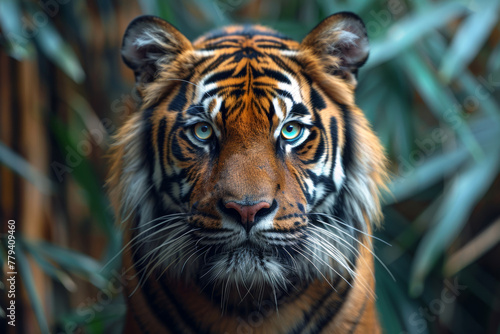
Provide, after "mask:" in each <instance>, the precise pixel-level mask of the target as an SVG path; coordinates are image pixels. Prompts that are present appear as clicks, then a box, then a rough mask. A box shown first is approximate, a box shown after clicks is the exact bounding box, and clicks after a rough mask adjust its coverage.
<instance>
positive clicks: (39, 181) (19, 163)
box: [0, 142, 54, 195]
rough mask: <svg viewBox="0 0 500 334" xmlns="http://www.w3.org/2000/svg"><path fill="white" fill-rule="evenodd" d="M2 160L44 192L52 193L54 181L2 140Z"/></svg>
mask: <svg viewBox="0 0 500 334" xmlns="http://www.w3.org/2000/svg"><path fill="white" fill-rule="evenodd" d="M0 162H1V163H3V164H4V165H5V166H7V167H9V168H10V169H11V170H12V171H13V172H15V173H16V174H18V175H19V176H21V177H22V178H24V179H25V180H27V181H28V182H30V183H32V184H33V185H34V186H35V187H36V188H37V189H38V190H40V192H41V193H43V194H46V195H48V194H51V193H52V192H53V189H54V186H53V184H52V181H51V180H50V179H49V178H48V177H46V176H45V175H43V174H42V173H41V172H40V171H39V170H37V169H36V168H35V167H33V166H32V165H30V163H29V162H27V161H26V160H25V159H24V158H23V157H21V156H19V155H18V154H17V153H15V152H14V151H12V150H11V149H10V148H8V147H7V146H5V145H4V144H3V143H2V142H0Z"/></svg>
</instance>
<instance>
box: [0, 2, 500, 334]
mask: <svg viewBox="0 0 500 334" xmlns="http://www.w3.org/2000/svg"><path fill="white" fill-rule="evenodd" d="M139 4H140V8H141V9H142V11H143V13H147V14H155V15H158V16H160V17H163V18H165V19H166V20H168V21H170V22H171V23H172V24H174V25H175V26H176V27H178V29H179V30H180V31H181V32H183V33H184V34H185V35H186V36H188V37H189V38H191V39H194V38H196V37H197V36H199V35H200V34H202V33H203V32H205V31H207V30H208V29H211V28H214V27H217V26H221V25H225V24H230V23H234V22H258V23H262V24H265V25H268V26H271V27H274V28H276V29H277V30H279V31H281V32H284V33H285V34H287V35H289V36H290V37H293V38H295V39H298V40H300V39H301V38H302V37H304V36H305V34H306V33H307V32H308V31H309V30H310V29H312V28H313V27H314V26H315V25H316V24H317V23H319V22H320V20H321V19H323V18H325V17H326V16H328V15H329V14H332V13H334V12H338V11H346V10H347V11H353V12H355V13H357V14H358V15H359V16H361V17H362V18H363V20H364V21H365V24H366V26H367V30H368V34H369V37H370V40H371V55H370V58H369V61H368V63H367V64H366V65H365V67H364V68H362V69H361V72H360V77H359V85H358V89H357V92H356V94H357V101H358V104H359V105H360V107H361V108H362V109H363V110H364V112H365V113H366V115H367V117H368V118H369V120H370V122H371V124H372V125H373V127H374V129H375V130H376V132H377V134H378V135H379V137H380V138H381V140H382V142H383V144H384V146H385V148H386V150H387V154H388V157H389V160H390V161H391V171H392V182H391V184H390V190H391V194H387V196H386V201H385V203H386V205H385V210H384V211H385V217H386V219H385V223H384V228H383V229H382V230H380V231H377V236H378V237H380V238H382V239H384V240H386V241H388V242H389V243H390V244H392V246H391V247H389V246H386V245H384V244H381V243H377V242H376V243H375V248H376V253H377V254H378V255H379V256H380V258H381V261H382V262H384V263H385V264H386V265H387V266H388V267H389V270H390V271H391V272H392V274H393V275H394V276H395V280H393V279H392V278H391V276H390V275H389V273H387V271H386V270H385V269H384V268H382V267H381V265H380V263H377V265H376V267H377V268H376V269H377V270H376V272H377V273H376V275H377V295H378V307H379V313H380V316H381V319H382V322H383V325H384V327H385V328H386V331H387V332H388V333H402V332H405V333H427V332H431V333H434V332H453V333H473V332H476V333H477V332H483V331H486V330H489V331H490V332H498V333H500V327H499V322H498V321H493V322H492V319H493V318H494V315H496V316H497V317H498V314H499V312H500V311H499V306H498V305H500V300H499V297H498V296H499V293H498V291H499V289H500V283H499V277H498V272H496V271H495V270H494V269H492V268H491V267H490V266H488V264H487V263H486V264H485V263H480V262H479V261H477V257H475V258H474V257H472V260H471V261H469V262H466V263H462V265H461V266H458V267H456V266H455V267H453V266H452V265H451V264H450V261H448V260H450V258H452V256H453V254H454V253H455V251H456V249H457V247H459V246H460V245H464V244H466V243H467V242H468V241H470V240H471V239H473V238H474V236H475V234H476V233H477V231H478V230H484V229H486V228H488V226H489V224H490V223H491V221H483V222H481V223H480V225H479V226H478V225H477V224H476V225H474V226H473V227H469V228H465V227H466V226H468V225H471V224H472V222H471V219H470V217H471V215H472V213H473V210H475V209H476V208H477V207H478V203H481V201H484V200H485V197H486V196H490V197H491V196H493V197H496V198H498V196H499V194H498V190H497V189H492V184H493V183H494V181H495V180H496V179H497V178H498V176H499V170H500V140H499V138H500V105H499V102H500V101H499V97H500V94H499V89H500V44H499V43H498V40H500V36H499V31H498V30H499V21H498V17H499V13H500V1H490V0H471V1H465V0H464V1H430V0H424V1H418V2H417V1H403V0H390V1H376V0H362V1H345V0H344V1H342V0H316V1H298V0H293V1H285V0H281V1H280V0H276V1H257V2H256V1H247V0H210V1H205V0H190V1H174V0H169V1H164V0H142V1H139ZM86 6H90V5H89V4H88V3H86V2H83V1H74V2H70V3H68V4H66V5H65V6H64V8H61V11H60V13H58V14H57V17H50V18H48V20H47V22H46V23H45V24H43V25H40V26H39V27H38V29H39V33H37V34H35V36H34V37H33V38H19V36H23V34H22V29H23V26H22V24H23V23H22V22H23V21H22V20H21V18H23V17H29V16H30V15H31V16H33V15H35V14H36V12H37V11H40V7H39V5H38V4H37V3H36V2H31V1H14V0H0V26H1V29H2V35H1V36H2V38H1V47H2V48H3V49H4V50H5V51H6V52H8V53H9V54H10V55H11V56H12V57H14V58H15V59H18V60H24V59H33V58H36V57H44V58H46V59H48V60H49V61H50V62H52V63H53V64H54V65H55V66H57V67H58V68H59V69H60V70H61V71H62V72H63V73H65V74H66V75H67V76H68V77H69V78H71V79H72V80H73V81H74V82H75V83H76V84H78V85H80V87H81V91H82V92H83V93H82V96H77V97H74V96H73V97H72V98H71V99H70V101H69V104H70V105H72V108H73V110H74V111H75V115H74V117H71V118H70V120H69V121H67V120H65V121H63V120H61V119H60V118H59V116H57V115H56V114H54V113H51V112H47V117H48V118H49V120H50V124H51V128H50V131H51V133H52V135H53V136H54V138H56V142H57V145H58V147H57V148H55V149H56V150H60V152H63V153H62V154H64V152H65V149H66V148H67V147H68V146H69V147H73V148H75V145H77V143H78V141H79V140H81V136H80V134H81V130H82V129H85V128H86V127H87V125H86V124H84V123H85V120H86V119H89V117H90V118H91V117H92V111H91V110H90V109H91V108H90V107H89V105H90V103H89V102H88V101H87V99H90V98H91V96H90V95H89V94H90V93H89V89H88V87H85V81H86V80H87V78H88V74H89V73H86V72H85V66H83V65H82V57H83V55H85V52H89V50H86V49H85V47H86V45H85V43H86V41H88V36H85V27H87V26H88V25H89V24H91V21H90V19H89V17H88V16H86V15H79V13H80V12H83V13H89V12H91V10H90V9H88V8H87V9H86V8H85V7H86ZM61 7H62V6H61ZM97 7H98V12H97V16H98V19H99V20H100V22H101V23H102V25H103V27H105V28H106V29H110V26H111V25H112V24H114V23H115V22H116V15H115V13H114V12H113V5H112V3H111V2H106V1H98V2H97ZM137 14H138V15H139V14H140V13H137ZM56 20H57V25H56V24H55V21H56ZM66 29H68V31H69V32H68V31H65V30H66ZM71 34H74V36H73V37H75V39H76V41H77V42H76V43H75V41H69V40H68V38H69V37H68V36H70V35H71ZM71 43H73V44H71ZM75 44H76V45H78V48H79V52H78V53H77V52H75V51H74V48H75ZM112 51H113V52H116V54H118V53H119V50H118V48H117V47H116V48H115V49H114V50H112ZM110 59H111V60H110ZM117 59H118V58H117V57H116V55H115V56H111V57H110V58H108V59H105V60H103V62H106V64H110V63H113V62H116V61H117ZM116 69H117V65H114V67H113V66H112V68H111V69H110V70H109V71H108V72H106V73H105V75H106V77H104V78H103V81H105V83H104V85H105V87H106V89H107V94H108V95H109V101H113V99H116V98H118V97H119V96H120V94H121V93H123V92H130V91H131V86H130V85H128V86H127V85H124V84H122V83H120V80H121V79H120V75H119V73H118V71H117V70H116ZM42 72H43V71H42ZM42 75H43V73H42ZM44 75H47V74H44ZM103 75H104V74H103ZM117 82H118V84H117ZM120 92H121V93H120ZM110 105H111V102H110ZM45 112H46V111H45ZM89 115H91V116H89ZM75 149H76V148H75ZM0 161H1V162H2V163H4V164H6V165H7V166H8V167H10V168H12V169H13V170H14V171H16V172H17V173H18V174H19V175H21V176H22V177H23V178H26V179H27V180H29V181H30V182H32V183H33V184H35V185H36V186H37V187H38V188H39V189H40V190H41V191H43V192H44V193H47V194H51V196H57V189H54V186H53V184H54V183H55V182H56V181H57V180H56V178H55V176H53V175H50V176H44V175H40V173H39V172H37V171H36V170H35V169H33V168H32V167H31V166H30V165H29V163H28V162H26V161H25V160H24V159H23V158H22V157H20V156H19V155H18V154H17V153H16V152H13V151H12V150H10V149H9V148H8V147H6V146H5V145H3V144H1V143H0ZM99 168H100V166H99V167H98V166H96V163H95V162H94V161H91V160H90V159H86V158H84V161H83V162H82V163H81V164H80V165H79V166H78V168H75V169H74V171H73V172H72V173H71V176H70V177H71V178H73V179H74V180H75V181H76V183H77V185H78V187H79V188H80V190H81V191H82V193H83V194H85V195H84V198H85V201H86V205H87V206H88V208H89V212H90V213H91V215H92V217H96V219H95V220H93V221H95V222H96V223H97V224H98V228H100V230H101V231H103V233H104V235H105V239H106V241H107V247H106V249H105V251H104V254H103V256H102V258H101V259H100V260H99V261H96V260H93V259H92V258H90V257H88V256H86V255H84V254H83V253H79V252H76V251H70V250H68V249H64V248H61V247H58V246H56V245H53V244H50V243H47V242H44V243H35V242H32V241H30V240H25V239H23V238H22V236H21V237H20V240H21V242H20V244H19V245H18V247H19V254H20V255H19V257H18V259H17V260H18V261H19V267H20V271H21V272H22V275H23V277H24V279H23V283H24V286H25V288H26V291H27V293H28V295H29V298H30V300H31V307H32V308H33V309H34V311H35V315H36V318H37V320H38V321H39V324H40V329H41V331H42V332H44V333H47V332H48V328H49V325H48V323H47V321H46V320H45V319H44V312H43V311H42V306H41V304H40V302H39V297H37V294H38V293H39V292H38V293H37V291H36V290H35V289H34V283H33V282H32V280H31V279H30V277H31V275H30V268H29V265H28V264H27V262H26V259H25V254H30V255H31V256H32V257H33V259H34V260H35V262H36V263H37V265H38V266H40V267H41V268H42V270H43V271H44V272H45V273H46V274H47V275H49V276H50V277H52V278H53V279H54V280H55V281H57V282H59V283H60V284H61V285H62V286H63V287H64V288H65V289H67V290H68V291H69V292H71V291H73V290H74V286H75V283H74V281H73V277H75V276H76V277H80V278H83V279H84V280H87V281H89V282H90V283H92V284H93V285H95V286H96V287H97V288H100V289H104V290H105V289H106V286H107V284H110V283H112V282H113V276H112V274H111V273H112V271H113V269H116V268H117V266H118V263H119V259H114V261H113V264H111V265H108V266H106V267H105V270H104V271H103V270H101V269H102V268H103V266H104V264H106V263H107V262H108V261H109V260H110V259H112V258H113V255H114V254H116V253H117V252H118V251H119V248H120V246H119V242H120V241H119V240H120V236H119V233H117V232H116V231H115V228H114V227H113V223H112V219H111V216H110V212H109V208H108V203H107V200H106V198H105V196H104V195H103V191H102V185H103V182H104V181H103V179H102V175H100V174H99V173H96V171H95V170H96V169H99ZM494 212H495V213H496V217H498V214H499V212H498V208H497V209H496V211H494ZM494 218H495V217H494ZM471 231H475V232H474V233H472V232H471ZM498 239H500V236H496V238H495V236H493V241H491V245H485V247H486V246H488V247H489V248H488V249H490V248H492V247H493V246H495V244H496V243H497V242H498ZM4 246H5V244H4ZM0 249H1V248H0ZM494 251H495V252H496V254H498V251H499V249H498V248H494ZM457 273H459V274H460V275H459V278H460V279H459V281H460V282H461V283H460V284H465V286H466V288H463V289H462V290H460V289H458V290H457V294H456V295H455V298H454V299H453V301H452V302H449V303H448V302H445V301H444V300H443V297H442V295H443V291H444V289H450V288H449V286H450V284H451V285H453V284H456V281H455V280H456V277H457V276H456V274H457ZM447 286H448V288H447ZM495 292H496V294H495ZM98 306H99V308H97V307H95V306H93V305H92V304H89V305H87V304H86V306H85V308H86V309H87V310H93V313H92V312H85V308H84V309H72V310H66V312H64V313H59V314H56V321H55V325H54V326H55V327H54V328H55V329H58V330H63V331H64V330H67V331H72V330H71V329H73V330H74V329H75V328H74V326H75V325H76V326H81V327H82V328H84V330H85V332H87V333H104V332H106V333H108V332H110V330H111V329H110V328H114V330H115V331H117V330H119V329H117V328H119V327H112V325H113V324H115V323H116V322H119V321H120V319H121V316H123V312H124V307H123V303H122V302H121V299H120V297H119V296H118V295H117V296H114V299H113V301H112V302H110V303H107V304H106V305H98ZM101 306H102V307H101ZM97 310H98V311H97ZM426 312H427V313H426ZM89 314H93V316H92V317H89V316H88V315H89ZM89 319H90V320H89ZM68 326H69V327H68ZM72 326H73V327H72ZM68 328H70V329H68Z"/></svg>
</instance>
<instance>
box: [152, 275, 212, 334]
mask: <svg viewBox="0 0 500 334" xmlns="http://www.w3.org/2000/svg"><path fill="white" fill-rule="evenodd" d="M159 282H160V285H161V287H162V288H163V292H164V293H165V294H166V295H167V297H168V298H169V299H170V302H171V303H172V304H173V306H174V307H175V309H176V310H177V312H178V313H179V316H180V318H181V319H182V321H183V323H184V325H185V326H186V327H188V328H190V329H191V330H192V332H193V333H209V331H208V330H207V329H203V330H202V329H201V326H200V324H199V322H198V321H196V319H195V318H193V317H192V316H191V315H190V314H189V312H188V311H187V310H186V308H185V307H184V306H183V305H182V304H181V303H179V302H178V301H177V299H176V298H175V296H174V295H173V294H172V292H171V291H170V288H169V286H168V285H167V284H165V280H162V279H160V280H159Z"/></svg>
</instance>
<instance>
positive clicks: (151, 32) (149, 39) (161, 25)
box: [121, 15, 192, 83]
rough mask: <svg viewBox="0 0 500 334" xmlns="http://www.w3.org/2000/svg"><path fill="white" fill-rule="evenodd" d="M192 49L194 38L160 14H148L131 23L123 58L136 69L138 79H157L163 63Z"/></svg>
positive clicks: (125, 38)
mask: <svg viewBox="0 0 500 334" xmlns="http://www.w3.org/2000/svg"><path fill="white" fill-rule="evenodd" d="M189 49H192V45H191V42H190V41H189V40H188V39H187V38H186V37H185V36H184V35H183V34H181V33H180V32H179V31H178V30H177V29H176V28H174V27H173V26H172V25H171V24H169V23H168V22H166V21H164V20H163V19H160V18H159V17H156V16H151V15H144V16H139V17H138V18H136V19H134V20H133V21H132V22H131V23H130V24H129V25H128V27H127V30H126V31H125V34H124V36H123V42H122V50H121V54H122V59H123V61H124V62H125V64H126V65H127V66H128V67H130V68H131V69H132V70H133V71H134V73H135V79H136V82H137V83H148V82H152V81H154V79H155V77H156V73H157V71H158V69H159V68H160V66H161V65H162V64H167V63H169V62H170V61H172V60H173V59H174V58H175V57H176V56H177V55H178V54H180V53H182V52H184V51H186V50H189Z"/></svg>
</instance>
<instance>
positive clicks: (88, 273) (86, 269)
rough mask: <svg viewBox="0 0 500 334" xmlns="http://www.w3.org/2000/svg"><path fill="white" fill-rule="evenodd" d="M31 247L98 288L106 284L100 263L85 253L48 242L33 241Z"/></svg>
mask: <svg viewBox="0 0 500 334" xmlns="http://www.w3.org/2000/svg"><path fill="white" fill-rule="evenodd" d="M31 249H32V250H33V251H34V252H38V253H40V254H41V255H43V256H44V257H45V258H47V259H50V260H51V261H54V262H55V263H57V264H58V265H59V266H60V267H61V268H64V269H65V270H67V271H68V272H71V273H73V274H77V275H81V276H83V277H84V278H85V279H87V280H88V281H89V282H91V283H92V284H94V285H95V286H96V287H98V288H104V287H105V286H106V283H107V280H106V278H105V277H103V276H102V275H101V274H100V270H101V267H102V266H101V264H100V263H99V262H98V261H96V260H95V259H93V258H91V257H89V256H87V255H85V254H82V253H79V252H76V251H73V250H70V249H67V248H63V247H59V246H56V245H53V244H51V243H48V242H37V243H33V244H32V245H31Z"/></svg>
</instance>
